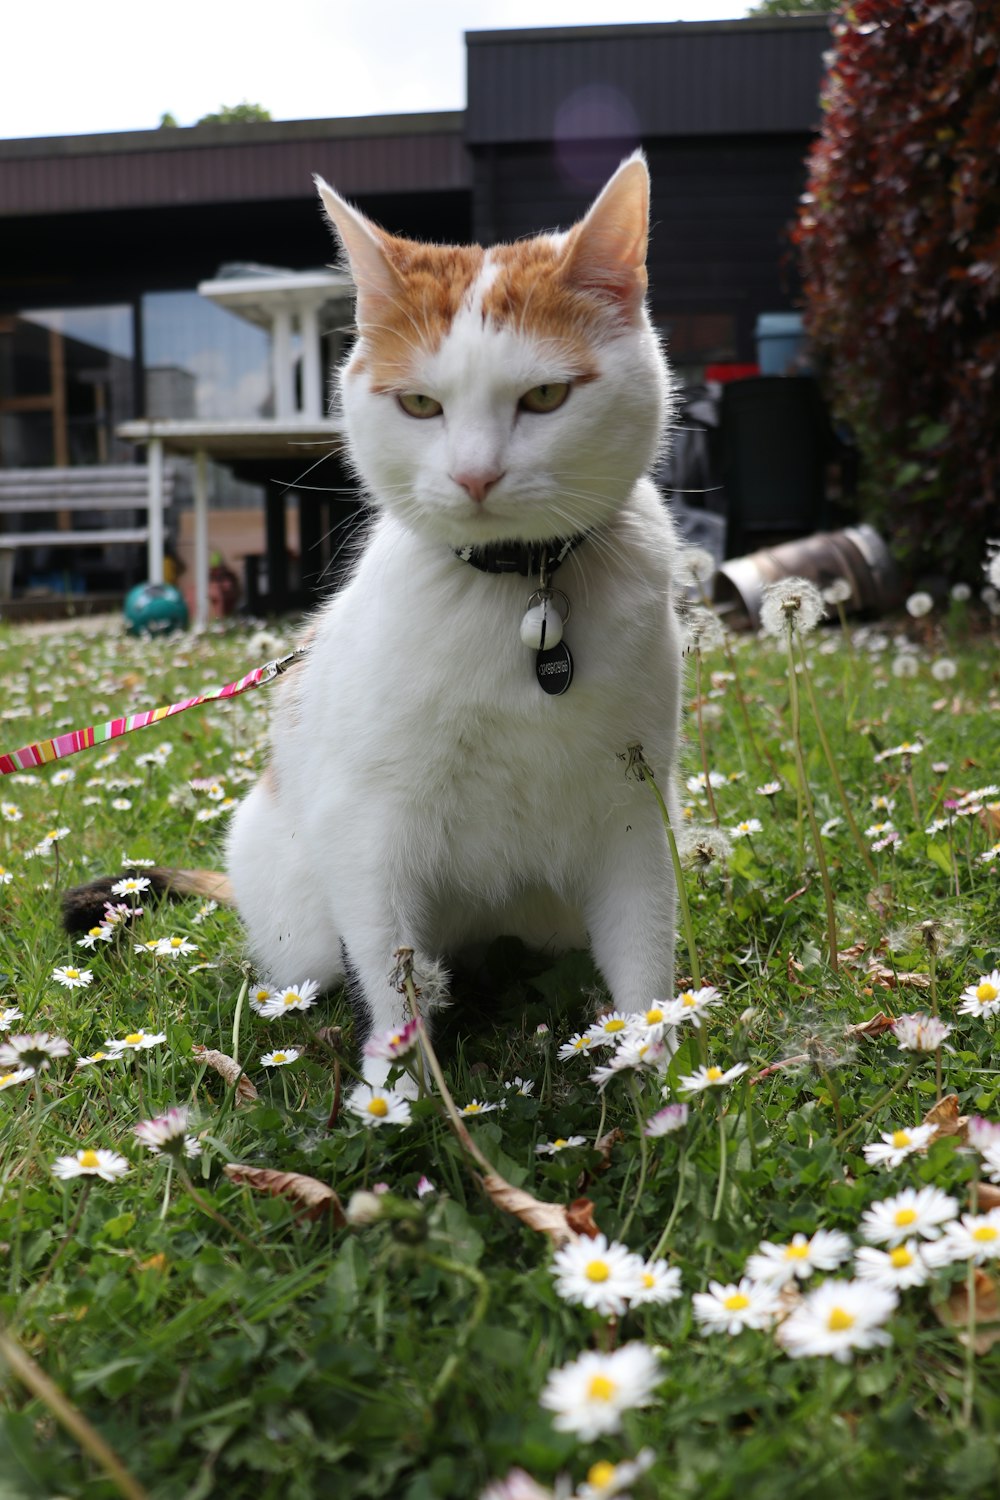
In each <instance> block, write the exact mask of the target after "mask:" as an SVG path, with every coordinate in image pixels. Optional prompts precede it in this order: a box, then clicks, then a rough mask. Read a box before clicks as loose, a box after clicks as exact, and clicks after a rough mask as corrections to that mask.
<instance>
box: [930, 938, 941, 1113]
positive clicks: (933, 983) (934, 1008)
mask: <svg viewBox="0 0 1000 1500" xmlns="http://www.w3.org/2000/svg"><path fill="white" fill-rule="evenodd" d="M927 974H928V978H929V979H930V992H931V1015H932V1016H936V1015H937V1013H938V992H937V950H936V948H935V947H934V944H933V943H932V944H930V945H929V947H928V950H927ZM941 1086H942V1076H941V1048H940V1047H935V1048H934V1089H935V1094H934V1100H935V1103H937V1104H940V1102H941Z"/></svg>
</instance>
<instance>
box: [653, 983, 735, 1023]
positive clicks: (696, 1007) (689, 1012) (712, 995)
mask: <svg viewBox="0 0 1000 1500" xmlns="http://www.w3.org/2000/svg"><path fill="white" fill-rule="evenodd" d="M721 1004H722V996H721V995H720V994H719V991H718V990H717V989H716V988H715V986H714V985H713V984H704V985H702V987H701V989H698V990H681V992H680V994H679V995H678V996H677V997H676V998H675V999H674V1000H670V1001H665V1002H664V1003H663V1005H662V1006H661V1009H662V1012H663V1020H664V1024H665V1025H667V1026H679V1025H680V1023H681V1022H682V1021H690V1022H691V1024H692V1025H693V1026H700V1025H701V1022H702V1017H703V1016H704V1014H705V1012H706V1011H709V1010H712V1009H713V1008H714V1007H715V1006H717V1005H721Z"/></svg>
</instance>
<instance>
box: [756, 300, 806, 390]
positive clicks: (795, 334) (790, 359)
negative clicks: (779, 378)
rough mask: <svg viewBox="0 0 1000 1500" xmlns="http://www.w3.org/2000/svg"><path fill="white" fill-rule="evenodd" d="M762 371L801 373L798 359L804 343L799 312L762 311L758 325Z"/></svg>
mask: <svg viewBox="0 0 1000 1500" xmlns="http://www.w3.org/2000/svg"><path fill="white" fill-rule="evenodd" d="M755 334H756V338H757V364H758V365H759V367H760V373H761V374H762V375H792V374H795V375H800V374H803V373H805V372H804V371H803V370H800V369H798V368H797V361H798V360H799V357H800V355H801V353H802V346H803V344H804V343H805V332H804V330H803V327H802V314H801V313H800V312H780V313H761V314H760V316H759V317H758V319H757V326H756V329H755Z"/></svg>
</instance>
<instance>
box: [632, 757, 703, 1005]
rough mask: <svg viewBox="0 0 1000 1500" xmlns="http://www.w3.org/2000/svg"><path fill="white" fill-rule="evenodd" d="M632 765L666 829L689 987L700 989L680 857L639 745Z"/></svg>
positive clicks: (659, 794) (670, 824)
mask: <svg viewBox="0 0 1000 1500" xmlns="http://www.w3.org/2000/svg"><path fill="white" fill-rule="evenodd" d="M629 753H630V755H631V757H632V764H633V765H634V766H635V768H636V769H637V770H638V772H639V775H640V776H641V777H642V779H643V781H645V782H646V784H647V785H648V787H649V789H650V791H651V792H652V793H653V796H654V797H655V798H656V803H657V806H658V807H659V809H660V817H661V818H662V819H663V827H664V828H665V829H666V834H667V843H668V844H669V846H670V858H671V861H672V863H673V867H674V883H675V885H676V886H677V901H678V905H679V906H680V909H681V925H682V926H683V928H684V941H685V942H686V943H687V950H688V962H689V963H690V965H691V985H692V988H693V989H696V990H700V989H701V969H700V967H699V965H698V950H697V948H696V947H695V941H694V926H693V924H692V922H691V908H690V906H689V905H688V898H687V890H686V888H685V885H684V871H683V869H682V867H681V857H680V854H679V853H678V850H677V840H676V838H675V837H674V828H673V824H672V823H671V821H670V813H669V811H668V809H667V804H666V802H664V800H663V794H662V792H661V791H660V788H659V787H658V786H657V785H656V782H655V781H654V780H653V773H652V771H651V770H650V769H649V767H648V766H647V764H646V762H645V760H644V759H643V755H642V746H641V745H632V746H630V747H629Z"/></svg>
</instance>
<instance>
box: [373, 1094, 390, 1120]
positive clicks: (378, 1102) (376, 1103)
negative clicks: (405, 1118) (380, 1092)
mask: <svg viewBox="0 0 1000 1500" xmlns="http://www.w3.org/2000/svg"><path fill="white" fill-rule="evenodd" d="M368 1113H369V1114H370V1115H374V1116H375V1118H376V1119H377V1120H384V1119H385V1117H386V1115H387V1114H388V1113H389V1106H388V1104H387V1103H386V1101H385V1100H384V1099H372V1100H371V1101H370V1102H369V1105H368Z"/></svg>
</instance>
